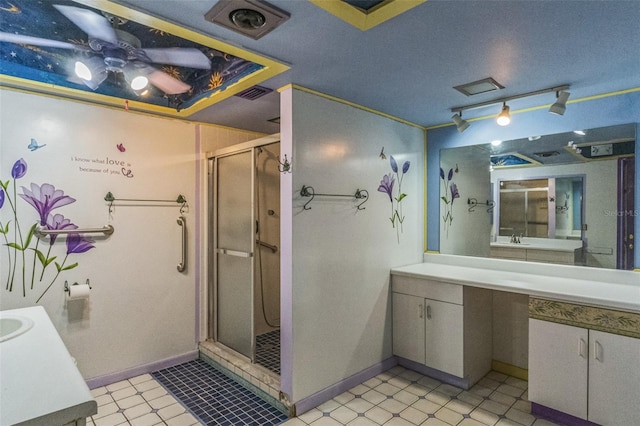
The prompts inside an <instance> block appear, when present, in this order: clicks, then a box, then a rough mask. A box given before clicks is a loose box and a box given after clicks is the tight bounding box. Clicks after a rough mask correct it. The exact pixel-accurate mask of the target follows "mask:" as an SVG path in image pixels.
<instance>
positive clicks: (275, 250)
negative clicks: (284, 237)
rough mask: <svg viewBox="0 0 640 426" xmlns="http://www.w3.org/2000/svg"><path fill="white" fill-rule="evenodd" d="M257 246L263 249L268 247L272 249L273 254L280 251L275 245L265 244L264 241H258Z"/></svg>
mask: <svg viewBox="0 0 640 426" xmlns="http://www.w3.org/2000/svg"><path fill="white" fill-rule="evenodd" d="M256 244H258V245H259V246H262V247H266V248H268V249H270V250H271V251H272V252H273V253H276V252H277V251H278V246H274V245H273V244H269V243H265V242H264V241H260V240H256Z"/></svg>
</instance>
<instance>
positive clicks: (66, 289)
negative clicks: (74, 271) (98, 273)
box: [64, 278, 91, 293]
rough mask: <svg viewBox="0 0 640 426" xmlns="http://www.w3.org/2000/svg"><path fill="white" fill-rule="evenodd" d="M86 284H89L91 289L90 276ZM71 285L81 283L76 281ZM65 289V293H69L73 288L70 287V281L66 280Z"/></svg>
mask: <svg viewBox="0 0 640 426" xmlns="http://www.w3.org/2000/svg"><path fill="white" fill-rule="evenodd" d="M85 284H86V285H88V286H89V290H91V284H90V283H89V278H87V282H86V283H85ZM71 285H79V284H78V283H77V282H76V283H73V284H71ZM64 291H65V293H69V292H70V291H71V289H70V288H69V282H68V281H65V282H64Z"/></svg>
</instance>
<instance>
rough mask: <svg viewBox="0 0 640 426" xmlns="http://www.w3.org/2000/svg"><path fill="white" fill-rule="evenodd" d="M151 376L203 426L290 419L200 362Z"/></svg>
mask: <svg viewBox="0 0 640 426" xmlns="http://www.w3.org/2000/svg"><path fill="white" fill-rule="evenodd" d="M151 375H152V376H153V377H154V378H155V379H156V380H157V381H158V382H160V383H161V384H162V385H163V386H164V387H165V388H166V389H167V390H168V391H169V392H170V393H171V394H172V395H174V396H175V397H176V398H177V399H179V400H180V401H181V402H182V403H183V404H184V405H185V406H186V407H187V408H188V409H189V411H190V412H191V413H192V414H193V415H194V416H195V417H197V418H198V419H199V420H200V421H201V422H202V424H204V425H207V426H209V425H221V426H224V425H229V426H239V425H261V426H268V425H277V424H280V423H282V422H283V421H285V420H287V416H286V415H284V414H282V413H281V412H280V411H278V410H277V409H276V408H274V407H272V406H271V405H269V404H268V403H267V402H265V401H263V400H262V399H260V398H259V397H258V396H256V395H254V394H253V393H251V392H249V391H248V390H247V389H245V388H244V387H242V386H241V385H240V384H238V383H236V382H234V381H233V380H231V379H230V378H228V377H227V376H225V375H224V374H222V373H220V372H219V371H217V370H216V369H214V368H213V367H211V366H210V365H209V364H207V363H206V362H205V361H202V360H200V359H198V360H195V361H191V362H187V363H185V364H181V365H178V366H175V367H170V368H166V369H164V370H159V371H156V372H154V373H151Z"/></svg>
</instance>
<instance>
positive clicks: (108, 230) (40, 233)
mask: <svg viewBox="0 0 640 426" xmlns="http://www.w3.org/2000/svg"><path fill="white" fill-rule="evenodd" d="M113 231H114V229H113V226H111V225H107V226H104V227H102V228H76V229H44V228H41V227H39V226H38V227H36V229H35V231H34V234H35V235H36V236H37V237H39V238H42V237H46V236H47V235H60V234H96V233H98V234H100V233H101V234H104V235H107V236H108V235H111V234H113Z"/></svg>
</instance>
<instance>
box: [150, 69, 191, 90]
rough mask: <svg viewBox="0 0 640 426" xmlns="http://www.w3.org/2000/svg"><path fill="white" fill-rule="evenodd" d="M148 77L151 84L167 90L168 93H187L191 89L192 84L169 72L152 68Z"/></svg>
mask: <svg viewBox="0 0 640 426" xmlns="http://www.w3.org/2000/svg"><path fill="white" fill-rule="evenodd" d="M147 78H148V79H149V82H150V83H151V84H153V85H154V86H156V87H157V88H158V89H160V90H162V91H163V92H165V93H166V94H167V95H177V94H180V93H185V92H187V91H189V89H191V86H190V85H188V84H187V83H184V82H182V81H180V80H178V79H176V78H173V77H171V76H170V75H169V74H167V73H164V72H162V71H159V70H151V72H149V73H148V74H147Z"/></svg>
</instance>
